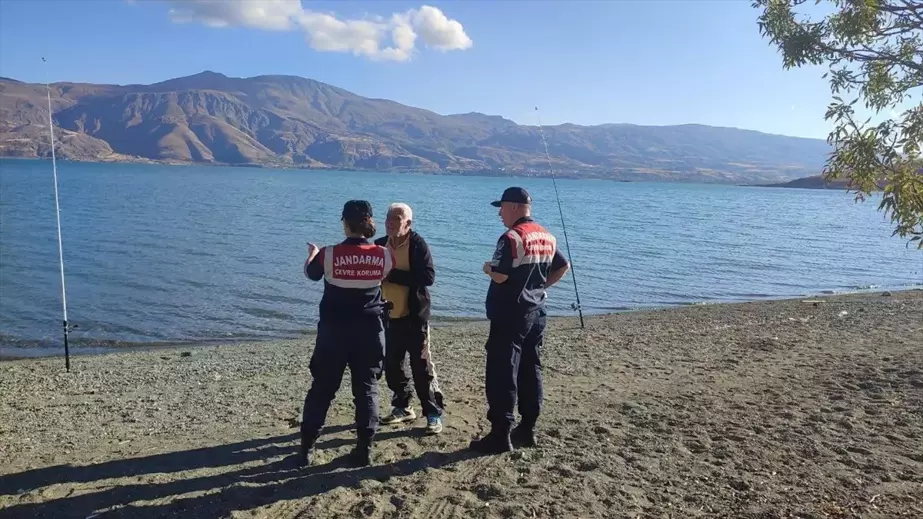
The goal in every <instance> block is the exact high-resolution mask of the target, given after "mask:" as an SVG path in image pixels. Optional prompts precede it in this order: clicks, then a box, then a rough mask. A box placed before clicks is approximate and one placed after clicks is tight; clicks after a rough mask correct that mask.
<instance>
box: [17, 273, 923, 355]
mask: <svg viewBox="0 0 923 519" xmlns="http://www.w3.org/2000/svg"><path fill="white" fill-rule="evenodd" d="M914 291H923V285H921V286H919V287H918V286H917V285H909V286H905V287H899V288H890V289H889V288H882V287H872V288H862V289H856V290H847V291H833V290H824V291H821V292H818V293H806V294H803V295H800V296H793V295H787V296H765V297H760V298H755V299H741V300H713V301H709V300H705V301H697V302H688V303H668V304H652V305H649V306H639V307H635V308H620V309H617V310H611V311H599V312H584V314H583V315H584V317H587V318H589V317H599V316H609V315H618V314H625V313H635V312H652V311H659V310H667V309H676V308H686V307H690V306H705V305H738V304H747V303H760V302H771V301H794V300H799V299H805V298H831V297H844V296H854V295H864V294H875V293H891V294H895V293H903V292H914ZM549 318H550V319H552V320H560V319H571V318H573V319H576V318H577V312H576V311H573V312H572V313H571V314H569V315H562V314H549ZM486 322H487V319H486V318H485V317H438V316H435V317H433V318H432V319H431V320H430V327H431V328H433V329H437V328H448V327H456V326H465V325H469V324H475V323H486ZM316 332H317V329H316V325H315V326H311V327H310V328H305V329H304V330H302V331H301V332H300V333H299V334H298V335H297V336H296V335H287V336H282V335H280V336H259V337H238V338H217V337H216V338H207V339H191V340H169V339H165V340H156V341H141V342H132V341H120V340H108V339H95V338H78V339H76V340H74V338H71V340H70V354H71V356H72V357H73V356H78V355H79V356H88V355H90V356H92V355H107V354H111V353H119V352H130V351H149V350H150V351H160V350H177V349H184V348H186V349H199V348H204V347H209V346H233V345H237V344H247V343H255V344H259V343H264V342H272V341H298V340H302V339H303V338H308V337H313V336H314V335H315V334H316ZM0 341H2V339H0ZM17 342H25V343H28V344H29V345H28V346H17V345H15V344H16V343H17ZM38 342H39V341H33V340H29V339H25V340H19V339H14V342H13V345H7V344H4V343H3V342H0V364H2V363H4V362H9V361H14V360H21V359H30V358H47V357H64V345H63V342H61V343H60V344H57V345H55V344H54V343H47V342H43V343H38ZM37 343H38V344H37ZM113 343H114V345H113Z"/></svg>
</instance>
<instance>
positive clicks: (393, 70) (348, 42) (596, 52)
mask: <svg viewBox="0 0 923 519" xmlns="http://www.w3.org/2000/svg"><path fill="white" fill-rule="evenodd" d="M757 16H758V11H756V10H755V9H753V8H751V7H750V0H713V1H712V0H645V1H643V0H636V1H633V0H609V1H605V0H600V1H587V2H581V1H576V0H572V1H567V2H563V1H562V2H554V1H550V0H546V1H539V2H531V1H526V0H495V1H490V0H472V1H466V2H459V1H456V2H428V3H425V4H424V3H421V2H391V1H384V0H382V1H372V2H321V1H316V2H315V1H308V0H305V1H299V0H90V1H79V0H64V1H59V0H0V76H4V77H10V78H14V79H18V80H21V81H27V82H45V81H46V80H50V81H72V82H91V83H115V84H132V83H135V84H137V83H142V84H143V83H154V82H158V81H163V80H166V79H170V78H174V77H180V76H186V75H191V74H195V73H198V72H202V71H203V70H211V71H215V72H220V73H223V74H225V75H228V76H232V77H250V76H258V75H264V74H287V75H296V76H303V77H309V78H312V79H316V80H318V81H323V82H325V83H329V84H332V85H335V86H338V87H341V88H345V89H346V90H349V91H352V92H354V93H356V94H359V95H362V96H366V97H375V98H385V99H392V100H394V101H397V102H400V103H403V104H407V105H411V106H416V107H420V108H426V109H429V110H432V111H435V112H437V113H441V114H450V113H467V112H473V111H474V112H482V113H487V114H491V115H502V116H504V117H507V118H509V119H512V120H514V121H516V122H518V123H520V124H536V123H537V122H538V121H539V119H538V117H539V116H540V117H541V122H542V123H543V124H546V125H547V124H560V123H565V122H570V123H575V124H586V125H591V124H603V123H634V124H644V125H667V124H686V123H698V124H707V125H714V126H730V127H736V128H746V129H752V130H759V131H763V132H768V133H776V134H783V135H793V136H800V137H816V138H826V136H827V134H828V132H829V131H830V128H831V125H830V123H827V122H826V121H824V112H825V110H826V107H827V105H828V104H829V102H830V91H829V87H828V83H827V82H826V80H824V79H822V77H821V76H822V74H823V73H824V72H825V70H824V69H821V68H817V67H812V68H803V69H794V70H788V71H786V70H783V68H782V64H781V57H780V56H779V54H778V51H777V50H776V49H775V48H773V47H772V46H770V44H769V42H768V40H766V39H764V38H762V37H761V36H760V33H759V29H758V27H757V24H756V19H757ZM42 57H46V58H47V60H48V62H47V64H44V65H43V64H42V61H41V58H42ZM535 106H538V107H539V109H540V110H539V112H538V113H536V112H535V110H534V107H535ZM908 106H909V104H908Z"/></svg>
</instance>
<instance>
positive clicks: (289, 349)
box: [0, 291, 923, 519]
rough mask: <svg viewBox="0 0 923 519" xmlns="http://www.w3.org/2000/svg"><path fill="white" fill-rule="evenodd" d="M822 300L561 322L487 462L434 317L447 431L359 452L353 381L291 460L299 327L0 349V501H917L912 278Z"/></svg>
mask: <svg viewBox="0 0 923 519" xmlns="http://www.w3.org/2000/svg"><path fill="white" fill-rule="evenodd" d="M816 300H817V301H821V302H818V303H811V302H804V300H800V299H795V300H786V301H772V302H758V303H742V304H728V305H704V306H691V307H685V308H676V309H667V310H652V311H642V312H632V313H624V314H616V315H608V316H598V317H592V318H589V319H588V320H587V327H586V329H585V330H581V329H580V328H579V325H578V324H577V322H576V320H575V319H554V320H552V321H551V324H550V326H549V332H548V335H547V340H546V345H545V350H544V352H543V362H544V364H545V372H544V373H545V389H546V402H545V410H544V414H543V416H542V419H541V421H540V429H539V433H538V440H539V442H540V446H539V447H538V448H536V449H523V450H517V451H516V452H513V453H508V454H503V455H498V456H486V457H475V456H474V455H472V454H471V453H469V452H468V451H467V450H466V447H467V444H468V441H469V440H470V439H471V438H473V437H475V436H478V435H480V434H483V433H484V432H486V430H487V429H488V424H487V421H486V419H485V416H484V414H485V409H486V404H485V402H484V398H483V394H484V392H483V382H482V380H483V365H484V350H483V344H484V339H485V337H486V325H485V324H484V323H472V324H461V325H458V326H451V327H445V328H438V329H436V330H434V332H433V333H434V350H435V361H436V365H437V368H438V370H439V378H440V382H441V386H442V389H443V391H444V393H445V395H446V399H447V410H446V411H447V414H446V418H445V420H446V423H445V425H446V429H445V431H444V432H443V434H441V435H439V436H434V437H429V436H423V435H422V434H421V433H420V430H421V428H422V426H423V425H424V421H423V420H422V419H418V421H417V422H415V423H413V424H409V425H402V426H394V427H383V428H382V429H381V432H380V433H379V436H378V440H377V442H376V444H375V450H374V454H373V457H374V464H373V466H371V467H366V468H351V467H350V466H349V465H348V464H347V463H346V461H345V460H344V456H345V455H346V454H347V453H348V452H349V450H350V449H351V447H352V445H353V443H354V434H353V432H352V417H353V408H352V401H351V395H350V390H349V377H348V376H347V377H345V379H344V381H343V385H342V387H341V388H340V392H339V394H338V397H337V400H336V401H335V403H334V405H333V407H332V408H331V410H330V413H329V415H328V420H327V424H328V427H327V429H326V430H325V433H324V435H323V436H322V437H321V439H320V442H319V451H318V466H315V467H312V468H310V469H299V468H297V467H296V466H295V465H294V460H293V458H292V455H293V454H294V453H295V452H296V449H297V426H298V421H299V418H300V409H301V402H302V400H303V398H304V393H305V391H306V390H307V388H308V385H309V383H310V375H309V374H308V369H307V365H308V359H309V356H310V352H311V348H312V345H313V342H312V339H311V338H310V337H309V338H306V339H304V340H301V341H276V342H266V343H256V344H234V345H225V346H207V347H202V348H195V349H187V350H182V349H177V350H155V351H133V352H125V353H116V354H107V355H94V356H77V357H74V358H73V359H72V360H73V366H72V372H71V373H70V374H66V373H64V372H63V359H61V358H44V359H22V360H15V361H8V362H2V363H0V460H2V464H0V517H2V518H4V519H6V518H28V517H55V518H64V517H78V518H81V519H84V518H87V517H125V518H147V517H184V518H188V517H208V518H210V517H265V518H287V517H300V518H311V517H349V518H353V517H355V518H361V517H376V518H386V517H387V518H405V517H406V518H448V517H456V518H477V517H491V518H493V517H498V518H507V517H615V518H637V517H643V518H648V517H650V518H654V517H674V518H685V517H727V518H759V519H771V518H789V517H791V518H795V517H797V518H853V517H863V518H896V517H923V291H912V292H894V293H893V294H892V295H890V296H882V295H881V293H874V294H862V295H850V296H836V297H829V298H818V299H816ZM844 312H845V313H844ZM184 352H186V353H189V354H188V355H187V354H185V353H184ZM381 388H382V393H381V395H382V399H381V409H382V411H383V412H384V411H386V410H387V403H388V398H389V396H390V394H389V392H388V390H387V388H386V386H385V384H384V381H382V384H381ZM416 408H417V410H418V411H419V406H418V405H417V406H416Z"/></svg>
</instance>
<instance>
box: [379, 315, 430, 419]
mask: <svg viewBox="0 0 923 519" xmlns="http://www.w3.org/2000/svg"><path fill="white" fill-rule="evenodd" d="M407 357H410V372H411V375H412V376H413V385H412V386H411V383H410V380H411V377H410V376H408V375H407V362H406V358H407ZM385 379H386V380H387V382H388V388H390V389H391V391H393V392H394V396H393V397H392V399H391V405H392V407H399V408H401V409H405V408H407V407H410V400H411V399H412V398H413V392H414V391H413V390H414V389H416V393H417V397H419V398H420V404H421V406H422V407H423V414H425V415H426V416H442V413H443V405H444V402H443V400H442V392H441V391H440V390H439V380H438V378H437V377H436V366H435V364H434V363H433V352H432V349H431V347H430V340H429V323H428V322H427V321H421V320H419V319H415V318H413V317H402V318H400V319H391V320H390V321H389V322H388V331H387V341H386V347H385Z"/></svg>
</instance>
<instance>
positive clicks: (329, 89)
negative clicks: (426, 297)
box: [0, 72, 828, 182]
mask: <svg viewBox="0 0 923 519" xmlns="http://www.w3.org/2000/svg"><path fill="white" fill-rule="evenodd" d="M52 111H53V113H54V121H55V126H56V136H57V138H58V143H57V148H56V151H57V153H58V154H59V156H61V157H64V158H68V159H72V160H114V161H122V160H124V161H127V160H154V161H164V162H196V163H216V164H250V165H265V166H283V167H311V168H355V169H377V170H422V171H442V172H446V173H497V174H505V173H511V172H512V173H520V174H533V175H545V174H547V172H548V167H547V163H546V160H545V155H544V151H543V147H542V143H541V138H540V134H539V131H538V128H536V127H532V126H521V125H517V124H516V123H514V122H512V121H510V120H507V119H504V118H502V117H497V116H488V115H483V114H479V113H469V114H458V115H439V114H436V113H434V112H430V111H427V110H422V109H419V108H412V107H409V106H404V105H401V104H398V103H395V102H393V101H388V100H383V99H370V98H365V97H361V96H358V95H356V94H353V93H351V92H348V91H346V90H343V89H340V88H337V87H334V86H331V85H327V84H324V83H320V82H317V81H314V80H311V79H305V78H300V77H293V76H259V77H253V78H230V77H227V76H224V75H222V74H218V73H214V72H203V73H201V74H196V75H194V76H189V77H183V78H177V79H171V80H168V81H164V82H161V83H156V84H153V85H124V86H122V85H92V84H78V83H55V84H54V85H52ZM47 123H48V108H47V100H46V97H45V87H44V86H43V85H35V84H28V83H22V82H19V81H16V80H12V79H5V78H0V155H2V156H16V157H45V156H48V155H49V154H50V149H49V146H48V139H47V126H46V125H47ZM545 134H546V138H547V139H548V144H549V147H550V150H551V155H552V161H553V162H554V164H555V168H556V170H557V171H558V173H559V174H561V175H562V176H581V177H600V178H618V179H626V180H691V181H713V182H778V181H782V180H789V179H792V178H797V177H803V176H808V175H811V174H814V173H816V172H817V171H818V170H819V169H820V167H821V166H822V164H823V161H824V158H825V154H826V153H827V151H828V148H827V145H826V143H825V142H824V141H821V140H815V139H801V138H794V137H784V136H778V135H767V134H763V133H759V132H754V131H747V130H738V129H732V128H715V127H708V126H700V125H682V126H659V127H652V126H636V125H628V124H606V125H600V126H577V125H573V124H563V125H559V126H553V127H546V128H545Z"/></svg>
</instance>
